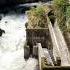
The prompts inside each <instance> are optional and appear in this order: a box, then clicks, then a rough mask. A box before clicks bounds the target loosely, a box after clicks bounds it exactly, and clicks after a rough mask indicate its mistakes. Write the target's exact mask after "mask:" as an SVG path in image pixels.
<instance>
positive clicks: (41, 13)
mask: <svg viewBox="0 0 70 70" xmlns="http://www.w3.org/2000/svg"><path fill="white" fill-rule="evenodd" d="M48 11H49V9H48V7H47V6H45V5H41V6H38V7H37V8H32V9H31V10H29V11H27V15H28V19H29V21H28V27H29V28H45V27H47V18H46V13H48Z"/></svg>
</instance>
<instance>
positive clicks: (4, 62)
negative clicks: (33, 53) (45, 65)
mask: <svg viewBox="0 0 70 70" xmlns="http://www.w3.org/2000/svg"><path fill="white" fill-rule="evenodd" d="M27 21H28V19H27V15H25V14H15V13H11V14H7V15H6V16H3V18H2V20H1V21H0V29H2V30H4V31H5V33H3V34H2V36H1V37H0V70H37V69H36V66H37V65H38V61H37V60H36V59H35V58H29V59H28V60H27V61H25V59H24V44H25V42H26V28H25V23H26V22H27Z"/></svg>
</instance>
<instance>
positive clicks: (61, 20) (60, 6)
mask: <svg viewBox="0 0 70 70" xmlns="http://www.w3.org/2000/svg"><path fill="white" fill-rule="evenodd" d="M67 5H68V0H54V7H55V14H56V18H57V22H58V24H59V26H60V29H61V30H62V31H63V32H66V31H67V26H66V10H67Z"/></svg>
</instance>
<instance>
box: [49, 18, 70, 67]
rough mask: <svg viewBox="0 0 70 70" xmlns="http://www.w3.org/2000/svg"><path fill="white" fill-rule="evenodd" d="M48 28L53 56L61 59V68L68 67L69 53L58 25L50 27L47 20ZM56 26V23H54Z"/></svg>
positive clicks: (69, 62) (69, 64) (69, 63)
mask: <svg viewBox="0 0 70 70" xmlns="http://www.w3.org/2000/svg"><path fill="white" fill-rule="evenodd" d="M48 23H49V24H48V27H49V31H50V35H51V38H52V42H53V55H54V58H55V60H56V58H57V57H60V58H61V66H70V58H69V51H68V48H67V45H66V43H65V40H64V38H63V35H62V33H61V31H60V29H59V27H58V25H55V26H52V24H51V22H50V21H49V19H48ZM56 24H57V23H56Z"/></svg>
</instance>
